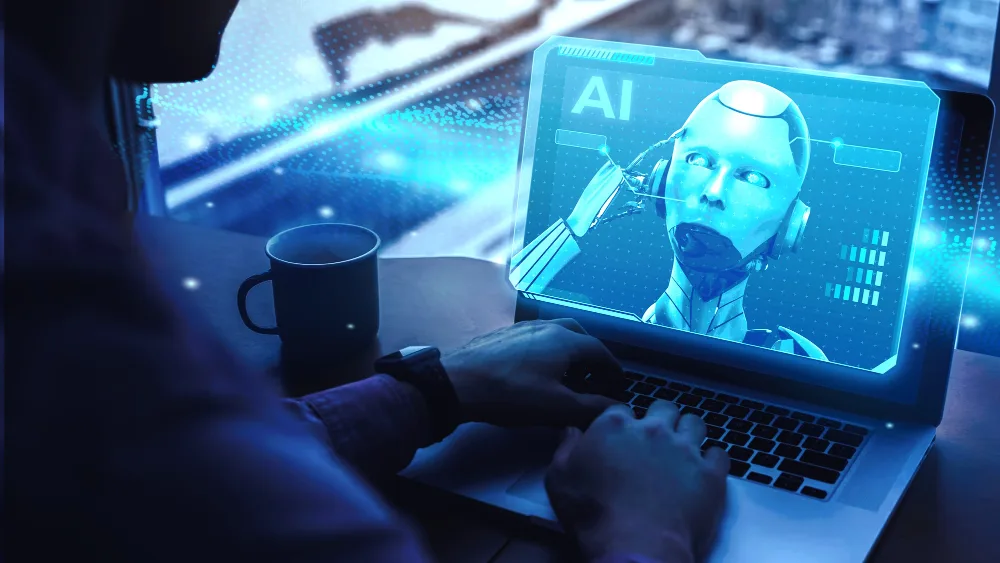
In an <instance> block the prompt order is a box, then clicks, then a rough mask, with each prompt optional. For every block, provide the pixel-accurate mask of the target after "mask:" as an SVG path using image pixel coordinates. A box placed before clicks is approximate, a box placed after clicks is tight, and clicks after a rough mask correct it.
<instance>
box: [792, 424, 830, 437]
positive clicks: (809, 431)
mask: <svg viewBox="0 0 1000 563" xmlns="http://www.w3.org/2000/svg"><path fill="white" fill-rule="evenodd" d="M824 430H826V429H825V428H823V427H822V426H820V425H818V424H809V423H807V422H804V423H802V424H801V425H800V426H799V429H798V430H796V432H798V433H799V434H805V435H806V436H822V435H823V431H824Z"/></svg>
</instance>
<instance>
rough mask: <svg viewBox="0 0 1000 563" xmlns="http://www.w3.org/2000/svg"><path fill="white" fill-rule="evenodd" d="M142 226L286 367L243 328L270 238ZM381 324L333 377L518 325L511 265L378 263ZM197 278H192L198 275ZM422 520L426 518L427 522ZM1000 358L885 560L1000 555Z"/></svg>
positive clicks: (952, 408) (496, 540)
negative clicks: (405, 352) (419, 347)
mask: <svg viewBox="0 0 1000 563" xmlns="http://www.w3.org/2000/svg"><path fill="white" fill-rule="evenodd" d="M137 232H138V235H139V238H140V241H141V242H142V244H143V246H144V247H145V248H146V249H147V255H148V257H149V261H150V262H151V267H152V269H153V271H154V272H155V273H156V275H157V276H158V278H159V279H160V280H161V281H163V282H164V283H166V284H178V285H180V286H183V284H184V283H185V280H186V279H187V278H195V279H197V280H198V281H199V283H198V284H196V285H197V289H195V290H191V291H190V294H191V298H192V299H193V302H194V304H195V305H196V307H197V308H198V309H200V310H201V311H202V312H203V313H204V315H205V316H206V318H207V321H208V322H209V323H210V324H211V326H212V327H213V328H214V329H215V330H216V331H217V332H218V334H219V335H220V337H221V338H222V340H223V341H224V342H226V343H227V344H228V345H229V346H230V347H231V348H232V349H233V350H234V351H236V352H237V353H238V354H239V355H241V356H242V357H243V358H244V359H246V360H247V361H248V362H250V363H252V364H253V365H255V366H258V367H260V368H263V369H266V370H268V371H270V372H272V373H273V372H276V371H280V370H281V367H280V352H279V350H280V346H279V342H278V340H277V338H276V337H273V336H264V335H259V334H255V333H253V332H251V331H249V330H247V329H246V328H245V327H244V326H243V323H242V321H241V320H240V317H239V315H238V313H237V311H236V289H237V287H239V284H240V282H242V281H243V279H244V278H246V277H247V276H249V275H251V274H255V273H258V272H262V271H265V270H266V269H267V267H268V264H267V259H266V257H265V256H264V242H265V241H264V239H262V238H259V237H253V236H247V235H241V234H236V233H228V232H222V231H215V230H210V229H205V228H201V227H196V226H192V225H185V224H181V223H175V222H171V221H166V220H162V219H151V218H143V219H141V220H139V221H138V223H137ZM380 280H381V299H382V330H381V333H380V335H379V341H378V343H377V345H375V346H373V348H372V350H369V351H368V352H367V353H366V354H364V357H363V358H360V359H359V361H358V362H357V364H356V365H353V366H351V367H350V368H349V369H348V370H347V371H348V373H346V374H341V376H340V380H334V379H333V378H332V376H330V377H329V378H327V379H325V380H321V381H318V382H314V383H313V384H314V385H315V384H319V385H333V384H336V383H340V382H343V381H344V380H350V379H357V378H361V377H364V376H366V375H368V374H369V373H370V367H369V366H370V364H371V362H370V360H371V359H373V358H374V357H376V355H378V354H380V353H382V352H389V351H393V350H397V349H399V348H402V347H404V346H407V345H413V344H433V345H436V346H438V347H440V348H442V349H444V350H447V349H450V348H454V347H457V346H460V345H462V344H463V343H465V342H466V341H468V340H469V339H470V338H472V337H474V336H476V335H478V334H481V333H483V332H487V331H490V330H493V329H496V328H499V327H502V326H504V325H506V324H509V323H511V322H512V320H513V317H514V299H515V296H514V293H513V291H512V290H511V289H510V287H509V284H507V283H506V281H505V276H504V271H503V268H502V267H501V266H499V265H496V264H492V263H489V262H482V261H478V260H472V259H465V258H416V259H414V258H402V259H387V260H383V261H382V262H381V263H380ZM192 285H194V284H192ZM249 301H250V304H249V308H250V311H251V315H252V316H253V318H255V319H259V322H261V323H264V324H266V323H267V322H268V321H269V320H270V319H273V312H272V310H271V297H270V291H268V290H267V289H266V287H265V288H264V289H261V290H257V291H255V292H253V293H252V294H251V297H250V299H249ZM435 520H436V522H435V525H434V526H431V527H428V530H427V531H428V537H429V541H430V543H431V545H432V547H433V548H434V549H435V551H436V552H437V553H438V555H439V556H440V558H441V560H442V561H456V562H458V561H461V562H462V563H476V562H478V561H482V562H483V563H485V562H486V561H490V560H491V558H494V557H495V559H492V560H493V561H498V562H514V561H518V562H526V563H528V562H532V561H563V560H565V555H563V554H562V553H561V551H560V550H559V547H558V546H557V545H555V544H554V543H553V542H551V541H546V540H543V539H538V538H528V537H524V536H522V535H519V534H517V533H516V532H511V531H510V530H509V529H503V528H501V527H499V526H497V525H494V524H492V523H486V522H479V521H476V520H475V519H474V518H468V517H465V515H453V517H451V518H449V519H447V520H446V521H443V522H441V521H437V520H438V518H435ZM421 523H422V524H425V522H421ZM998 532H1000V358H995V357H990V356H984V355H980V354H972V353H968V352H963V351H958V352H957V353H956V356H955V361H954V366H953V370H952V377H951V383H950V385H949V389H948V400H947V404H946V407H945V415H944V421H943V422H942V424H941V426H940V427H939V428H938V433H937V442H936V444H935V446H934V448H933V449H932V450H931V452H930V454H929V456H928V458H927V461H926V462H925V464H924V466H923V467H922V468H921V470H920V472H919V474H918V475H917V477H916V479H915V480H914V482H913V484H912V486H911V489H910V491H909V492H908V493H907V495H906V496H905V497H904V499H903V501H902V503H901V504H900V506H899V508H898V511H897V514H896V516H895V517H894V518H893V519H892V520H891V521H890V522H889V525H888V527H887V528H886V530H885V533H884V535H883V538H882V540H881V542H880V544H879V545H878V546H877V548H876V551H875V554H874V556H873V558H872V560H873V561H877V562H889V561H899V562H904V561H905V562H913V561H928V562H930V561H933V562H938V561H941V562H944V561H962V562H979V561H982V562H987V561H989V562H993V561H1000V540H998V538H997V537H996V535H997V533H998Z"/></svg>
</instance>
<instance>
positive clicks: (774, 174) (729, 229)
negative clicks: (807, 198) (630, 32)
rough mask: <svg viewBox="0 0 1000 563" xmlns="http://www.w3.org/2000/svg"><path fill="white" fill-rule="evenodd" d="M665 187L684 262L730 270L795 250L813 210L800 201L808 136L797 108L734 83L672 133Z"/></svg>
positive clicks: (755, 86)
mask: <svg viewBox="0 0 1000 563" xmlns="http://www.w3.org/2000/svg"><path fill="white" fill-rule="evenodd" d="M673 138H674V148H673V157H672V158H671V161H670V165H669V168H668V169H667V170H666V178H665V181H664V182H663V192H664V193H663V195H665V196H666V197H667V198H670V199H672V200H680V201H669V200H668V201H667V202H666V203H665V220H666V225H667V229H668V231H669V233H670V239H671V244H672V245H673V247H674V251H675V254H676V256H677V258H678V260H679V261H680V262H681V264H683V265H685V266H689V267H692V268H695V269H699V270H707V271H712V270H716V271H718V270H729V269H732V268H736V267H740V266H741V265H745V264H746V263H747V262H748V261H751V260H754V259H755V258H758V257H760V256H766V255H771V256H777V254H776V251H775V249H779V251H780V248H782V247H783V246H786V247H787V246H792V247H794V246H795V245H796V244H797V241H798V237H799V236H801V230H802V228H804V222H805V219H806V218H807V217H808V207H806V206H805V205H804V204H802V202H800V201H799V200H798V195H799V191H800V189H801V188H802V182H803V180H804V179H805V175H806V170H807V169H808V167H809V131H808V129H807V128H806V122H805V119H804V118H803V116H802V112H801V111H800V110H799V108H798V106H797V105H796V104H795V102H793V101H792V100H791V99H790V98H789V97H788V96H786V95H785V94H784V93H782V92H780V91H778V90H776V89H775V88H772V87H770V86H767V85H766V84H761V83H759V82H751V81H746V80H740V81H735V82H730V83H728V84H726V85H725V86H723V87H722V88H720V89H719V90H717V91H716V92H714V93H713V94H711V95H710V96H708V97H707V98H705V99H704V100H702V102H701V103H700V104H698V106H697V107H696V108H695V109H694V111H693V112H691V115H690V116H689V117H688V119H687V121H686V122H685V123H684V126H683V127H682V128H681V129H680V130H679V131H678V132H677V133H675V134H674V137H673Z"/></svg>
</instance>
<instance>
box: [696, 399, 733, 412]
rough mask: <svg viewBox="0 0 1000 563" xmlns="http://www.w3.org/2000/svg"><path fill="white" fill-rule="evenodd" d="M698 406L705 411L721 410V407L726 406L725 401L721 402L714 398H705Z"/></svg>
mask: <svg viewBox="0 0 1000 563" xmlns="http://www.w3.org/2000/svg"><path fill="white" fill-rule="evenodd" d="M698 406H700V407H701V408H703V409H705V410H707V411H712V412H722V409H724V408H726V403H723V402H722V401H717V400H715V399H705V400H704V401H702V402H701V404H700V405H698Z"/></svg>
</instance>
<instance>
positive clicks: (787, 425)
mask: <svg viewBox="0 0 1000 563" xmlns="http://www.w3.org/2000/svg"><path fill="white" fill-rule="evenodd" d="M771 426H773V427H775V428H780V429H781V430H795V429H796V428H798V427H799V421H797V420H794V419H791V418H785V417H783V416H779V417H778V418H777V420H775V421H774V422H772V423H771Z"/></svg>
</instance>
